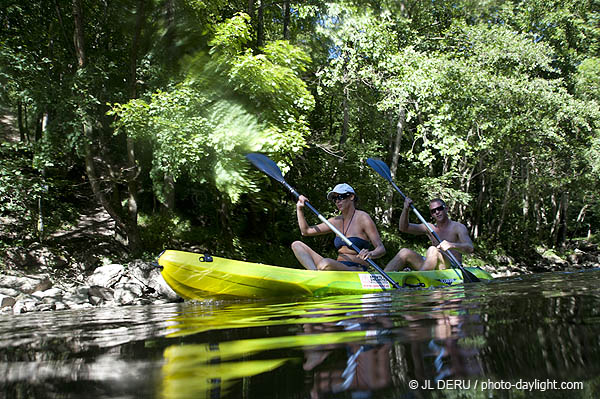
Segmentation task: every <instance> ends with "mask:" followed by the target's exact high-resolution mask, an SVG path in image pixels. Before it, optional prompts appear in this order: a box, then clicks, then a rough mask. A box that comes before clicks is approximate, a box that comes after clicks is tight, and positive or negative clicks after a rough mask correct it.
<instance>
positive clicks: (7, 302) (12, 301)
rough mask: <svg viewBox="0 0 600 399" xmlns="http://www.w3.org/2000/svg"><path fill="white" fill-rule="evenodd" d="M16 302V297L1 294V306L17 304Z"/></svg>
mask: <svg viewBox="0 0 600 399" xmlns="http://www.w3.org/2000/svg"><path fill="white" fill-rule="evenodd" d="M15 302H16V301H15V298H12V297H10V296H6V295H1V294H0V308H5V307H7V306H13V305H14V304H15Z"/></svg>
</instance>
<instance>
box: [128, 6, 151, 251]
mask: <svg viewBox="0 0 600 399" xmlns="http://www.w3.org/2000/svg"><path fill="white" fill-rule="evenodd" d="M145 10H146V0H139V1H138V4H137V11H136V23H135V31H134V33H133V42H132V45H131V53H130V58H129V79H130V81H129V88H130V96H131V98H137V73H136V71H137V53H138V48H139V42H140V36H141V31H142V23H143V22H144V14H145ZM138 174H139V168H138V166H137V160H136V156H135V142H134V140H133V138H131V137H129V136H127V173H126V176H127V190H128V198H127V211H128V219H129V223H127V225H128V228H127V230H126V231H127V238H128V241H129V244H130V247H131V248H132V250H134V251H137V249H138V248H139V247H140V242H139V232H138V231H137V218H138V204H137V202H138V201H137V190H138V184H137V176H138ZM130 232H131V233H130Z"/></svg>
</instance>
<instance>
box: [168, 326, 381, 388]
mask: <svg viewBox="0 0 600 399" xmlns="http://www.w3.org/2000/svg"><path fill="white" fill-rule="evenodd" d="M373 332H374V331H371V332H369V331H343V332H336V333H322V334H306V335H292V336H284V337H266V338H253V339H244V340H239V341H227V342H221V343H210V344H184V345H181V344H178V345H172V346H169V347H168V348H166V349H165V351H164V355H163V356H164V360H165V364H164V365H163V367H162V376H163V384H162V385H163V386H162V389H161V391H162V397H164V398H165V399H179V398H220V397H227V396H228V394H230V393H231V391H232V390H233V386H234V385H235V384H237V383H238V382H240V380H241V379H242V378H245V377H252V376H255V375H258V374H262V373H266V372H268V371H271V370H274V369H276V368H278V367H281V366H282V365H284V364H285V363H286V362H288V361H298V362H301V361H302V359H301V358H298V357H286V358H276V359H268V358H266V359H253V358H252V357H253V356H254V355H258V356H260V357H268V356H269V355H264V353H267V352H269V351H272V350H279V351H281V350H282V349H296V350H298V351H300V350H302V349H306V348H318V347H320V346H322V345H340V344H343V343H348V342H356V341H360V340H364V339H365V338H366V337H368V336H369V333H373ZM300 353H301V352H300Z"/></svg>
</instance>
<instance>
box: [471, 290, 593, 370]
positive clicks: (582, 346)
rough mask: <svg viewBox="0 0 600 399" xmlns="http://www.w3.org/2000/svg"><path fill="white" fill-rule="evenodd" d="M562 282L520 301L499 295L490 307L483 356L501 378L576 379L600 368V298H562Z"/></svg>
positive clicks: (487, 366) (488, 366)
mask: <svg viewBox="0 0 600 399" xmlns="http://www.w3.org/2000/svg"><path fill="white" fill-rule="evenodd" d="M559 284H560V285H561V286H560V287H556V290H554V289H553V287H551V286H549V285H548V284H545V285H544V287H545V288H546V291H545V292H541V295H532V294H531V293H529V294H528V295H523V296H522V300H520V301H515V300H514V298H512V297H509V296H506V297H498V298H496V302H495V304H494V306H491V307H489V308H488V310H487V311H488V313H487V314H486V315H485V317H486V318H487V319H488V320H489V321H488V323H487V324H486V329H485V333H484V335H485V342H486V345H485V347H484V348H483V350H482V356H483V360H484V362H485V364H486V368H487V369H489V370H493V372H494V374H495V375H496V376H497V378H504V379H509V378H517V379H518V378H527V379H529V380H533V379H535V378H548V377H556V378H561V379H563V378H564V379H568V380H573V379H577V378H583V377H585V376H589V375H591V374H597V373H598V371H600V348H599V346H598V324H597V320H598V316H599V315H600V310H599V309H598V307H597V303H598V300H597V298H594V297H593V296H583V295H582V296H577V297H573V296H569V297H561V296H558V294H559V293H562V292H564V290H565V286H564V285H563V284H564V282H560V283H559ZM517 331H518V333H515V332H517Z"/></svg>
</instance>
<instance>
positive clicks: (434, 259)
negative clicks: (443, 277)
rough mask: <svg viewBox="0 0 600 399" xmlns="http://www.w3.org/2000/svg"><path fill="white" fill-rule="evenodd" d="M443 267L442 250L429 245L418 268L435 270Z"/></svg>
mask: <svg viewBox="0 0 600 399" xmlns="http://www.w3.org/2000/svg"><path fill="white" fill-rule="evenodd" d="M438 268H439V269H440V270H441V269H445V268H446V264H445V263H444V256H443V255H442V251H440V250H439V249H437V248H436V247H434V246H431V247H429V248H428V249H427V253H426V254H425V261H424V262H423V264H422V266H421V268H420V270H435V269H438Z"/></svg>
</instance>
